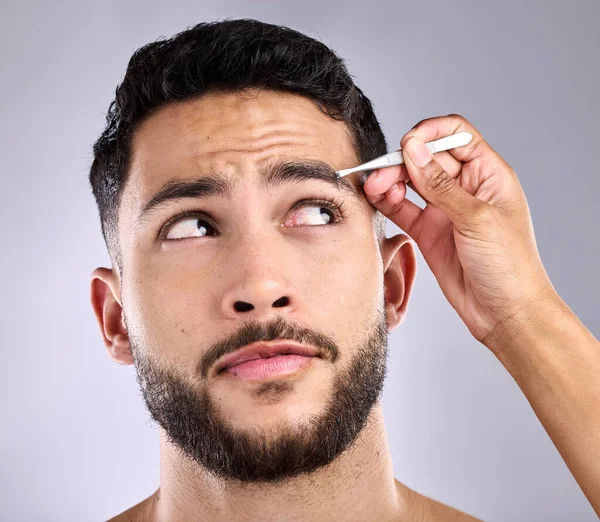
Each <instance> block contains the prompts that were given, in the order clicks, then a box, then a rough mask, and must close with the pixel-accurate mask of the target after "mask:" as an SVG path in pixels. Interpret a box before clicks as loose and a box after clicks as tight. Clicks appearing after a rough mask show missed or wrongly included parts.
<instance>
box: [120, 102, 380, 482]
mask: <svg viewBox="0 0 600 522" xmlns="http://www.w3.org/2000/svg"><path fill="white" fill-rule="evenodd" d="M286 163H287V164H290V163H291V164H294V165H293V166H292V167H290V166H289V165H288V166H286V165H285V164H286ZM299 164H301V165H299ZM355 164H358V158H357V157H356V153H355V151H354V149H353V147H352V143H351V139H350V136H349V134H348V131H347V127H346V125H345V124H344V123H342V122H337V121H335V120H333V119H331V118H330V117H328V116H327V115H325V114H323V113H322V112H321V111H320V110H319V109H318V108H317V106H316V105H315V104H314V103H313V102H311V101H310V100H307V99H306V98H303V97H301V96H296V95H291V94H280V93H273V92H265V91H260V92H254V93H252V94H250V93H247V94H244V95H240V94H238V93H218V94H217V93H213V94H209V95H206V96H204V97H203V98H200V99H196V100H193V101H187V102H183V103H179V104H171V105H168V106H166V107H164V108H162V109H161V110H159V111H158V112H156V113H155V114H153V115H152V116H151V117H149V118H148V119H147V120H146V121H145V122H144V123H143V124H142V125H140V126H139V127H138V128H137V130H136V131H135V134H134V140H133V147H132V161H131V164H130V170H129V179H128V181H127V183H126V186H125V188H124V192H123V199H122V203H121V209H120V222H119V230H120V244H121V248H122V253H123V269H122V280H121V298H122V306H123V312H124V318H125V322H126V326H127V332H128V335H129V341H130V344H131V348H132V352H133V356H134V361H135V363H136V370H137V375H138V380H139V382H140V385H141V387H142V391H143V394H144V399H145V401H146V404H147V406H148V408H149V410H150V412H151V414H152V416H153V418H154V419H155V420H156V421H157V422H158V423H159V424H160V425H161V427H162V428H163V429H164V430H165V432H166V434H167V436H168V437H169V438H170V440H171V442H173V443H174V444H175V445H177V446H178V447H179V448H180V449H182V450H183V451H184V453H185V454H186V455H187V457H188V458H189V459H190V460H193V461H195V462H197V463H198V464H200V465H202V466H203V467H205V468H206V469H208V470H210V471H212V472H215V473H217V474H219V475H221V476H223V477H229V478H237V479H241V480H246V481H261V480H279V479H282V478H284V477H290V476H295V475H297V474H299V473H302V472H305V471H310V470H312V469H316V468H318V467H320V466H322V465H325V464H327V463H328V462H330V461H331V460H332V459H333V458H335V457H336V456H337V455H338V454H339V453H340V452H341V451H342V450H343V449H344V448H345V447H346V446H347V445H348V444H349V443H351V442H352V441H353V440H354V438H355V437H356V436H357V435H358V432H359V431H360V429H362V427H363V426H364V422H365V421H366V419H367V417H368V414H369V412H370V410H371V408H372V406H373V404H374V403H375V402H376V400H377V398H378V395H379V391H380V389H381V386H382V383H383V378H384V374H385V357H386V347H387V324H386V312H385V306H384V304H385V302H384V284H383V266H382V259H381V254H380V251H379V246H378V241H377V238H376V235H375V231H374V228H373V221H372V219H373V208H372V207H371V205H370V204H369V203H368V202H367V201H366V199H365V198H364V195H363V193H362V188H361V187H360V183H359V182H358V180H356V179H354V176H350V177H348V178H344V183H350V184H352V185H353V186H354V187H355V188H356V189H357V191H358V194H357V195H353V194H352V193H351V191H350V190H347V189H345V190H343V189H340V188H339V187H336V186H335V184H333V183H329V182H327V181H325V180H323V179H316V178H315V177H314V176H313V174H314V173H315V172H320V174H319V175H320V176H321V177H323V176H325V175H327V172H328V170H327V168H328V166H329V167H330V168H331V170H337V169H340V168H346V167H350V166H353V165H355ZM290 172H291V173H292V174H290ZM294 172H295V173H296V174H295V175H294V174H293V173H294ZM298 172H303V173H304V175H303V178H302V179H300V178H299V177H298ZM270 173H271V174H273V173H278V175H277V176H274V177H273V176H272V177H273V178H274V181H273V179H271V181H272V182H271V183H269V184H268V185H267V184H265V179H267V178H268V177H269V174H270ZM307 173H309V174H307ZM216 177H219V178H223V180H221V182H220V183H219V184H218V185H217V186H218V187H220V189H219V190H215V189H214V187H213V186H212V185H210V184H209V183H207V182H206V181H205V182H203V183H199V184H198V185H196V187H195V188H194V190H195V192H193V193H190V192H187V195H188V197H185V198H179V199H168V200H165V201H163V202H162V203H160V204H159V205H158V206H155V207H154V208H153V209H152V210H150V211H148V212H146V213H145V214H144V215H143V216H142V217H141V218H140V217H139V216H140V213H141V212H142V209H143V208H144V207H145V206H147V204H148V202H149V201H150V200H151V199H152V198H153V197H154V196H155V194H156V193H158V192H159V190H160V189H161V188H162V187H163V186H164V185H165V183H167V182H174V181H177V182H191V181H198V180H199V178H212V179H213V180H214V179H215V178H216ZM278 181H279V182H278ZM209 185H210V186H211V187H213V188H212V189H211V190H207V187H208V186H209ZM193 195H195V196H194V197H191V196H193ZM319 200H320V201H319ZM329 200H333V201H334V203H333V205H332V204H331V203H329V202H328V201H329ZM340 203H341V206H342V208H341V209H340V208H338V205H339V204H340ZM177 216H179V217H177ZM274 339H291V340H294V341H297V342H302V343H305V344H309V345H311V346H313V347H316V348H317V349H318V350H319V351H320V353H321V354H322V357H314V358H311V359H310V362H309V364H308V365H307V366H305V367H303V368H302V369H300V370H299V371H296V372H294V373H291V374H288V375H283V376H276V377H269V378H265V379H262V380H248V379H246V378H244V377H243V375H237V376H236V375H235V373H233V372H219V371H217V370H218V366H219V362H220V360H221V359H220V357H221V356H223V355H230V354H231V353H233V352H234V351H235V350H237V349H239V348H242V347H243V346H245V345H247V344H249V343H252V342H256V341H271V340H274ZM257 457H260V458H257Z"/></svg>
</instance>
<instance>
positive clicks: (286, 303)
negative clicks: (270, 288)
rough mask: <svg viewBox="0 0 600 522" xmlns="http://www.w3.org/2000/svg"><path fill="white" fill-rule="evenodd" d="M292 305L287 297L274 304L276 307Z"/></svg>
mask: <svg viewBox="0 0 600 522" xmlns="http://www.w3.org/2000/svg"><path fill="white" fill-rule="evenodd" d="M289 303H290V300H289V299H288V298H287V297H285V296H284V297H280V298H279V299H277V301H275V302H274V303H273V306H275V307H281V306H287V305H288V304H289Z"/></svg>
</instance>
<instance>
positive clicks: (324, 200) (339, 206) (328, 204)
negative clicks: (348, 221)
mask: <svg viewBox="0 0 600 522" xmlns="http://www.w3.org/2000/svg"><path fill="white" fill-rule="evenodd" d="M316 205H322V206H323V207H325V208H327V209H329V210H331V211H332V213H333V215H334V218H333V219H334V221H332V222H331V223H328V224H327V225H310V226H311V227H325V226H333V225H337V224H339V223H340V222H342V221H343V220H344V217H345V215H346V208H345V205H344V202H343V201H342V200H339V199H337V198H334V197H328V196H326V197H321V198H309V199H302V200H300V201H298V202H297V203H295V204H294V206H293V207H292V208H291V209H290V212H291V211H294V210H297V209H299V208H301V207H304V206H316ZM190 217H202V220H203V221H206V222H207V223H208V224H209V225H210V226H211V227H212V228H213V229H215V230H216V229H217V227H216V226H215V225H214V222H213V220H212V219H211V218H209V217H208V216H207V215H206V213H205V212H202V211H200V210H195V209H190V210H186V211H183V212H181V213H179V214H177V215H176V216H173V217H172V218H170V219H169V220H168V221H167V222H166V223H165V224H164V225H163V227H162V228H161V230H160V232H159V239H164V240H166V241H183V240H185V239H191V238H188V237H181V238H177V239H166V236H167V234H168V232H169V230H170V228H171V227H172V226H173V225H175V224H176V223H178V222H179V221H183V220H184V219H185V218H190Z"/></svg>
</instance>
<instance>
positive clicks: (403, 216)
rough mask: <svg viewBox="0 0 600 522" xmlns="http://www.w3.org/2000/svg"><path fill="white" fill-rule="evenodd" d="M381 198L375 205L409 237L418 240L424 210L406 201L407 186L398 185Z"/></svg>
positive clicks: (403, 184)
mask: <svg viewBox="0 0 600 522" xmlns="http://www.w3.org/2000/svg"><path fill="white" fill-rule="evenodd" d="M377 197H378V198H380V199H379V200H378V201H376V202H375V203H373V206H374V207H375V208H376V209H377V210H379V211H380V212H381V213H382V214H383V215H384V216H386V217H387V218H388V219H389V220H390V221H392V222H393V223H395V224H396V225H398V226H399V227H400V228H401V229H402V230H404V231H405V232H406V233H407V234H408V235H410V236H411V237H413V239H415V240H416V235H417V233H418V231H417V223H418V221H419V218H420V217H421V214H422V213H423V210H422V209H421V208H420V207H419V206H418V205H416V204H414V203H413V202H412V201H410V200H409V199H406V184H405V183H398V188H397V189H396V190H394V191H392V188H390V192H389V193H388V192H386V193H385V194H381V195H379V196H377Z"/></svg>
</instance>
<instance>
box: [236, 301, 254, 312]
mask: <svg viewBox="0 0 600 522" xmlns="http://www.w3.org/2000/svg"><path fill="white" fill-rule="evenodd" d="M233 308H234V309H235V311H236V312H248V311H250V310H252V309H253V308H254V305H251V304H250V303H245V302H244V301H236V302H235V303H234V304H233Z"/></svg>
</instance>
